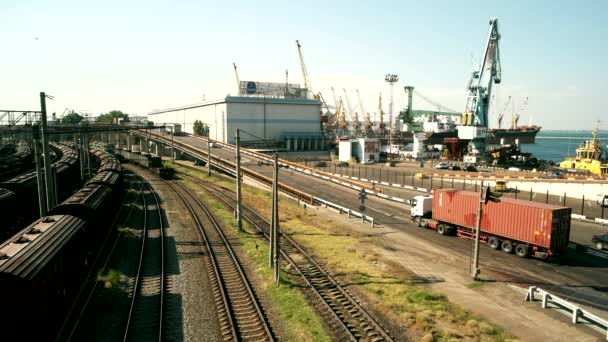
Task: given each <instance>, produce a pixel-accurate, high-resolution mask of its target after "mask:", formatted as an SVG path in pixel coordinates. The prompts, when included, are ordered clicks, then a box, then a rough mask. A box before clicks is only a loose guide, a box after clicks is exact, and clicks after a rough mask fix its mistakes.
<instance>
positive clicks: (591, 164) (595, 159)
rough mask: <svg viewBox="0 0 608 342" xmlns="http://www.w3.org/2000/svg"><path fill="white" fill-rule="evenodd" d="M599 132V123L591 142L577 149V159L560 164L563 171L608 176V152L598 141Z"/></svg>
mask: <svg viewBox="0 0 608 342" xmlns="http://www.w3.org/2000/svg"><path fill="white" fill-rule="evenodd" d="M598 132H599V122H598V125H597V127H596V129H595V130H593V136H592V137H591V140H585V141H584V142H583V143H582V144H581V145H580V146H579V147H578V148H577V149H576V157H566V159H565V160H564V161H563V162H561V163H559V167H561V168H563V169H575V170H581V171H582V170H587V171H588V172H590V173H592V174H595V175H600V176H606V175H608V160H607V158H608V152H607V151H606V150H605V149H604V148H602V145H601V144H600V141H599V140H598V139H597V134H598Z"/></svg>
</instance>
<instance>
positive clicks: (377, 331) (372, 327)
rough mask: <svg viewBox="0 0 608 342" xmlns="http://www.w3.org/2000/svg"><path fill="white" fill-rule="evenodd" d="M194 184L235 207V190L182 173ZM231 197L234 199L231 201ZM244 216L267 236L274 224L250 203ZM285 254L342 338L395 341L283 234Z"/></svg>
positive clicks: (347, 293)
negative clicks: (250, 206) (318, 300)
mask: <svg viewBox="0 0 608 342" xmlns="http://www.w3.org/2000/svg"><path fill="white" fill-rule="evenodd" d="M180 176H185V177H186V178H188V179H189V180H191V181H193V182H194V183H196V184H198V185H200V186H202V187H204V188H206V189H210V190H211V191H210V193H211V194H212V195H213V196H214V197H216V198H217V199H218V200H220V201H221V202H223V203H224V204H225V205H227V206H228V207H230V208H232V209H233V210H235V204H234V203H232V202H233V201H235V200H234V194H233V193H232V191H231V190H229V189H226V188H223V187H220V186H217V185H215V184H212V183H209V182H203V181H201V180H200V179H198V178H196V177H194V176H191V175H188V174H183V173H180ZM228 198H230V199H231V200H232V201H230V200H228ZM243 218H244V219H245V220H247V221H248V222H249V223H250V224H251V225H252V226H253V227H254V228H255V229H257V230H258V231H259V232H261V233H262V234H263V235H264V236H265V237H266V238H267V239H268V237H269V228H270V224H269V222H268V221H266V219H264V218H263V217H261V216H260V215H259V214H258V213H257V212H255V211H254V210H253V209H251V208H249V207H248V206H245V205H244V206H243ZM280 246H281V255H282V256H283V257H284V258H285V260H287V261H288V262H289V263H290V264H291V265H292V266H293V267H294V268H295V269H296V270H297V271H298V273H300V275H301V276H302V277H303V279H304V281H305V282H306V283H307V285H308V286H309V287H310V289H311V290H312V291H313V292H314V293H315V294H316V295H317V297H318V298H319V299H320V302H321V303H322V305H323V306H324V307H325V309H326V311H327V312H326V313H328V314H329V316H330V317H331V318H330V319H331V320H332V322H333V328H335V329H337V330H340V332H341V334H342V335H343V336H342V337H344V338H347V339H350V340H369V341H392V338H391V337H390V335H389V334H388V333H387V332H386V331H385V330H384V329H383V328H382V327H381V326H380V325H379V324H378V323H377V322H376V321H375V320H374V319H373V318H372V317H371V316H370V315H369V313H368V312H367V311H366V310H365V309H364V308H363V307H362V306H361V305H360V304H359V303H358V301H357V300H356V299H354V298H353V296H352V295H351V294H350V293H349V292H348V291H347V290H345V289H344V288H343V287H342V286H341V285H340V284H339V283H338V282H337V281H336V280H335V279H334V278H333V277H332V276H331V275H330V274H329V272H327V271H326V270H325V269H324V268H323V267H322V266H321V265H319V264H318V263H317V262H316V261H315V260H314V259H313V258H312V257H311V256H310V255H309V254H308V253H307V252H306V251H304V249H302V247H300V246H299V244H298V243H297V242H296V241H295V240H293V239H292V238H291V237H289V236H287V235H285V234H281V243H280Z"/></svg>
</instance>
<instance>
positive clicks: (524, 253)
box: [515, 245, 530, 258]
mask: <svg viewBox="0 0 608 342" xmlns="http://www.w3.org/2000/svg"><path fill="white" fill-rule="evenodd" d="M529 252H530V249H529V247H528V246H527V245H517V246H515V254H517V256H518V257H520V258H527V257H528V255H529Z"/></svg>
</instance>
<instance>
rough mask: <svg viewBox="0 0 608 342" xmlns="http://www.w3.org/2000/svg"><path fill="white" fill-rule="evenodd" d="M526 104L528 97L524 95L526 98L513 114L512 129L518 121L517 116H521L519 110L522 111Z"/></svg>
mask: <svg viewBox="0 0 608 342" xmlns="http://www.w3.org/2000/svg"><path fill="white" fill-rule="evenodd" d="M527 104H528V97H526V99H525V100H524V102H523V103H522V104H521V107H519V110H518V111H517V114H515V119H514V122H513V124H512V127H511V128H512V129H515V128H517V124H518V123H519V117H520V116H521V112H523V111H524V109H525V108H526V105H527Z"/></svg>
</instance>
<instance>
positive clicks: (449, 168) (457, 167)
mask: <svg viewBox="0 0 608 342" xmlns="http://www.w3.org/2000/svg"><path fill="white" fill-rule="evenodd" d="M448 170H452V171H460V170H462V168H461V167H460V166H458V165H450V166H448Z"/></svg>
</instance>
